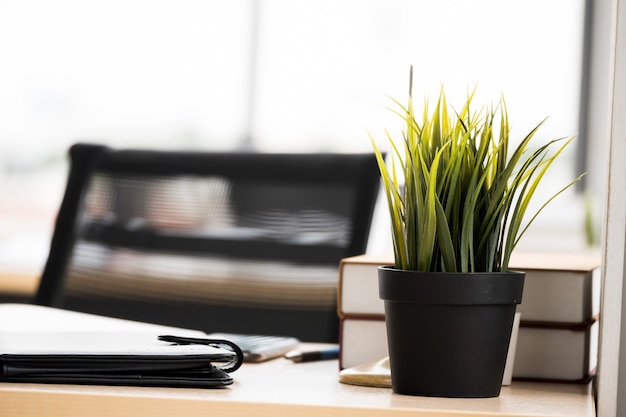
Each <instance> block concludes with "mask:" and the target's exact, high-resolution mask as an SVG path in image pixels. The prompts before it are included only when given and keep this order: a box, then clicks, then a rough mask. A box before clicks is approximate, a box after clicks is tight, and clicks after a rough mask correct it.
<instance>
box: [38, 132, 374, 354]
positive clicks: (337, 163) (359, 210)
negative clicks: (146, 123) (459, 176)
mask: <svg viewBox="0 0 626 417" xmlns="http://www.w3.org/2000/svg"><path fill="white" fill-rule="evenodd" d="M69 157H70V172H69V176H68V181H67V188H66V191H65V195H64V198H63V201H62V204H61V208H60V210H59V213H58V217H57V221H56V225H55V230H54V233H53V237H52V242H51V247H50V253H49V257H48V260H47V263H46V265H45V268H44V272H43V275H42V279H41V284H40V288H39V290H38V292H37V294H36V298H35V303H36V304H41V305H47V306H53V307H60V308H64V309H69V310H75V311H83V312H89V313H94V314H100V315H106V316H112V317H118V318H126V319H132V320H139V321H145V322H151V323H159V324H165V325H171V326H178V327H185V328H192V329H198V330H202V331H206V332H235V333H246V334H272V335H289V336H294V337H297V338H299V339H300V340H303V341H318V342H336V341H337V340H338V319H337V313H336V286H337V274H338V272H337V271H338V264H339V261H340V260H341V259H342V258H344V257H347V256H352V255H356V254H360V253H363V252H365V249H366V243H367V238H368V235H369V229H370V223H371V220H372V214H373V210H374V206H375V201H376V197H377V194H378V188H379V173H378V168H377V165H376V162H375V159H374V156H373V155H372V154H263V153H208V152H173V151H154V150H119V149H112V148H109V147H105V146H100V145H93V144H76V145H73V146H72V147H71V149H70V152H69Z"/></svg>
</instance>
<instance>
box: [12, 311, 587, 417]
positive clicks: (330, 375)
mask: <svg viewBox="0 0 626 417" xmlns="http://www.w3.org/2000/svg"><path fill="white" fill-rule="evenodd" d="M6 306H7V305H0V324H1V323H5V324H1V327H2V328H3V329H6V328H7V325H6V322H5V321H4V320H6V318H7V314H8V312H9V311H15V310H16V308H15V305H13V306H11V305H9V308H7V307H6ZM11 307H13V310H11ZM41 309H42V307H34V306H24V307H21V311H22V314H21V316H22V317H20V316H17V315H16V316H15V317H13V320H14V321H13V323H12V324H10V325H8V329H9V330H11V328H19V327H23V326H24V322H28V320H30V319H29V318H28V317H27V316H28V314H24V313H25V312H26V313H28V312H29V311H35V310H37V311H35V312H36V313H37V314H35V315H39V316H40V317H42V316H41V314H42V313H43V314H44V316H43V318H42V322H40V323H38V324H37V326H40V327H41V328H42V329H46V328H48V329H50V327H49V326H51V325H52V323H55V322H56V323H60V322H63V323H65V324H66V323H67V320H66V319H68V318H71V316H72V315H73V314H74V313H68V312H61V311H59V310H53V309H45V310H41ZM17 310H20V308H17ZM78 317H83V318H84V315H80V316H78ZM31 318H32V316H31ZM95 320H96V321H99V325H102V326H101V327H102V328H103V329H105V328H106V327H109V328H108V330H110V329H111V328H112V327H115V323H114V322H111V321H108V319H104V320H103V319H102V318H95ZM20 322H22V323H20ZM27 324H29V323H27ZM30 324H32V323H30ZM0 336H1V335H0ZM232 375H233V378H234V380H235V382H234V384H233V385H232V386H230V387H228V388H224V389H213V390H212V389H175V388H143V387H105V386H71V385H45V384H15V383H3V384H0V414H1V415H2V416H3V417H13V416H20V417H30V416H33V417H35V416H36V417H84V416H90V417H92V416H93V417H98V416H115V417H123V416H129V417H130V416H132V417H141V416H155V415H158V416H172V417H182V416H184V417H195V416H219V417H227V416H239V417H241V416H250V417H252V416H254V417H263V416H268V417H269V416H272V417H280V416H304V417H306V416H311V417H313V416H315V417H317V416H346V417H348V416H350V417H352V416H372V417H373V416H376V417H380V416H411V417H419V416H449V417H450V416H457V417H458V416H474V417H475V416H484V415H489V416H594V415H595V410H594V403H593V398H592V395H591V386H590V385H568V384H548V383H541V384H539V383H521V382H515V381H514V382H513V384H512V385H511V386H508V387H503V388H502V393H501V395H500V397H498V398H488V399H446V398H428V397H411V396H404V395H396V394H393V393H392V392H391V390H389V389H382V388H368V387H357V386H351V385H345V384H341V383H339V382H338V364H337V361H336V360H330V361H321V362H309V363H299V364H298V363H293V362H291V361H289V360H286V359H283V358H280V359H276V360H272V361H269V362H266V363H262V364H244V366H242V368H241V369H239V370H238V371H236V372H234V373H233V374H232Z"/></svg>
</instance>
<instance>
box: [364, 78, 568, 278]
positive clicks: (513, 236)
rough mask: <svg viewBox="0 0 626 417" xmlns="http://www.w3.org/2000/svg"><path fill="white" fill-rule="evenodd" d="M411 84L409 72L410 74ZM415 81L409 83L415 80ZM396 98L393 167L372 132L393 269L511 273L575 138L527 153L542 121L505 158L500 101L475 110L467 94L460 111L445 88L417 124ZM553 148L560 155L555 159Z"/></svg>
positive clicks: (503, 115)
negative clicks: (536, 198)
mask: <svg viewBox="0 0 626 417" xmlns="http://www.w3.org/2000/svg"><path fill="white" fill-rule="evenodd" d="M411 78H412V75H411ZM411 84H412V82H411ZM411 89H412V86H411V87H410V89H409V101H408V106H406V107H405V106H403V105H401V104H400V103H399V102H398V101H396V100H393V101H394V103H395V104H396V105H397V106H398V108H399V110H393V111H394V112H395V113H397V114H398V115H399V116H401V117H402V119H403V120H404V124H405V131H404V132H403V137H402V141H395V140H394V139H393V138H392V136H391V135H390V134H389V132H386V134H387V139H388V141H389V143H390V145H391V149H390V155H389V157H390V161H389V162H388V163H386V162H385V158H384V155H383V152H382V150H381V148H380V147H378V146H377V145H376V143H375V141H374V138H373V137H372V135H371V134H370V140H371V141H372V144H373V146H374V149H375V154H376V158H377V161H378V166H379V168H380V173H381V179H382V184H383V190H384V192H385V193H386V197H387V202H388V204H389V212H390V215H391V228H392V241H393V247H394V256H395V264H396V265H395V266H396V268H399V269H404V270H416V271H434V272H439V271H441V272H505V271H507V270H508V265H509V260H510V257H511V253H512V252H513V249H514V248H515V246H516V245H517V243H518V242H519V240H520V238H521V237H522V235H523V234H524V232H525V231H526V230H527V229H528V227H529V226H530V224H531V223H532V222H533V221H534V220H535V218H536V217H537V215H538V214H539V213H540V212H541V211H542V210H543V209H544V208H545V207H546V205H547V204H548V203H550V202H551V201H552V200H553V199H554V198H555V197H556V196H558V195H559V194H561V193H562V192H563V191H565V190H566V189H567V188H569V187H570V186H572V185H573V184H574V183H575V182H576V181H578V180H579V179H580V177H578V178H576V179H575V180H574V181H572V182H571V183H569V184H568V185H566V186H565V187H564V188H562V189H561V190H560V191H558V192H557V193H556V194H554V195H553V196H552V197H551V198H549V199H548V200H547V201H546V202H545V203H544V204H543V205H542V206H541V207H540V208H539V209H538V210H537V211H536V212H535V213H534V214H533V215H532V217H531V218H530V219H529V221H528V222H526V223H523V220H524V218H525V215H526V211H527V209H528V207H529V204H530V201H531V198H532V197H533V195H534V193H535V191H536V189H537V187H538V185H539V183H540V181H541V180H542V178H543V177H544V175H545V173H546V171H547V170H548V168H549V167H550V166H551V165H552V163H553V162H554V161H555V159H556V158H557V157H558V156H559V155H560V154H561V153H562V152H563V150H564V149H565V148H566V147H567V145H568V144H569V143H570V142H571V141H572V139H573V137H570V138H560V139H553V140H550V141H549V142H548V143H546V144H544V145H542V146H540V147H538V148H536V149H535V150H531V149H530V142H531V139H532V138H533V137H534V135H535V133H536V132H537V130H538V129H539V127H540V126H541V125H542V124H543V122H541V123H539V125H537V126H536V127H535V128H534V129H532V130H531V131H530V132H529V133H528V134H527V135H526V136H525V137H524V138H523V139H522V140H521V142H520V143H519V145H518V146H517V147H516V148H515V149H514V150H513V152H512V154H511V155H510V157H509V155H508V153H509V146H510V143H509V141H510V136H509V133H510V128H509V118H508V114H507V109H506V106H505V103H504V99H501V100H500V101H499V103H498V105H497V106H495V108H482V109H480V110H478V111H474V110H473V107H471V105H472V99H473V97H474V92H472V93H471V94H469V95H468V98H467V100H466V102H465V103H464V105H463V107H462V108H461V109H460V111H458V112H457V111H455V110H454V109H453V108H452V107H451V106H449V105H448V102H447V101H446V97H445V93H444V91H443V88H442V90H441V93H440V95H439V98H438V100H437V103H436V106H435V108H434V111H433V112H432V114H429V111H428V102H427V100H426V101H425V106H424V113H423V115H422V118H421V121H420V120H418V119H417V118H416V116H415V113H414V108H413V102H412V95H411ZM552 148H555V149H556V150H555V151H554V152H553V153H552V154H550V151H551V150H552Z"/></svg>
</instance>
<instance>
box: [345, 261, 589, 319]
mask: <svg viewBox="0 0 626 417" xmlns="http://www.w3.org/2000/svg"><path fill="white" fill-rule="evenodd" d="M392 264H393V257H392V256H378V257H372V256H370V255H359V256H353V257H350V258H345V259H343V260H342V261H341V263H340V266H339V284H338V297H339V298H338V314H339V316H340V317H344V316H372V315H381V316H383V315H384V314H385V309H384V304H383V301H382V300H381V299H380V297H379V295H378V267H379V266H380V265H392ZM509 269H514V270H521V271H524V272H525V273H526V278H525V281H524V294H523V296H522V304H520V305H519V306H518V308H517V311H518V312H519V313H521V314H522V320H523V321H544V322H559V323H583V322H586V321H589V320H591V319H592V318H593V317H594V316H596V315H597V314H598V312H599V306H600V301H599V300H600V256H599V255H597V254H515V256H514V257H513V258H512V259H511V262H510V264H509Z"/></svg>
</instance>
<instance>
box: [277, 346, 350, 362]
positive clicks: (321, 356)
mask: <svg viewBox="0 0 626 417" xmlns="http://www.w3.org/2000/svg"><path fill="white" fill-rule="evenodd" d="M338 357H339V347H332V348H327V349H319V350H309V351H304V352H302V351H300V350H292V351H291V352H288V353H287V354H286V355H285V358H287V359H290V360H292V361H294V362H313V361H322V360H326V359H337V358H338Z"/></svg>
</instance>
